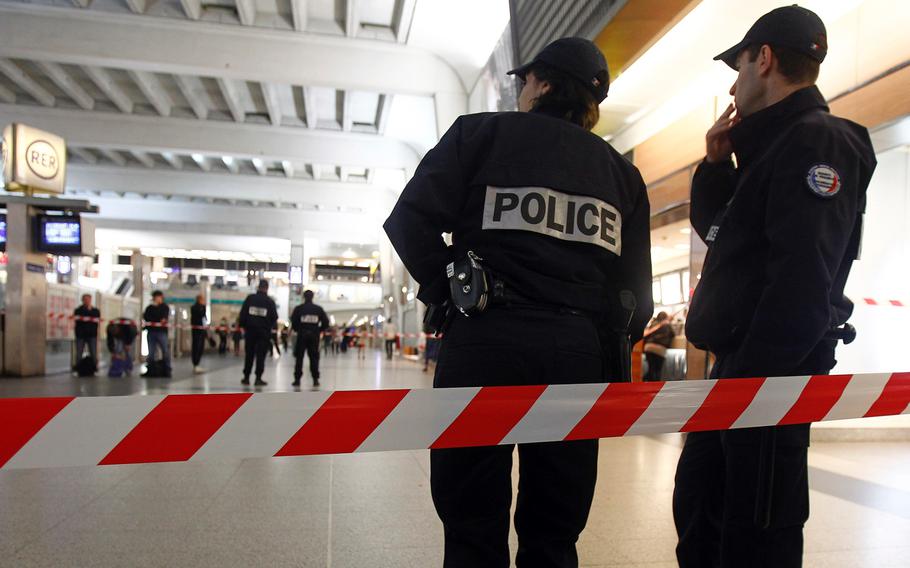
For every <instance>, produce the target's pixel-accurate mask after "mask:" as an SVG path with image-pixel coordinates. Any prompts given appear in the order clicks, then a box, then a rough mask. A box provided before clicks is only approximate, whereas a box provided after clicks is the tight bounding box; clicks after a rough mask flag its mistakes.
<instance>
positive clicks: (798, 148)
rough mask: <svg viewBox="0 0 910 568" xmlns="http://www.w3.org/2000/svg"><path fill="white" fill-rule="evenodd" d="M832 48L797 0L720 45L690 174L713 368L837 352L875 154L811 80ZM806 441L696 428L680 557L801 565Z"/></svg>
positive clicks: (799, 432)
mask: <svg viewBox="0 0 910 568" xmlns="http://www.w3.org/2000/svg"><path fill="white" fill-rule="evenodd" d="M826 52H827V38H826V32H825V26H824V24H823V23H822V21H821V20H820V19H819V18H818V16H817V15H815V14H814V13H812V12H810V11H809V10H806V9H804V8H800V7H797V6H790V7H785V8H778V9H776V10H774V11H772V12H770V13H768V14H765V15H764V16H762V17H761V18H760V19H759V20H758V21H757V22H756V23H755V25H753V26H752V28H751V29H750V30H749V31H748V33H747V34H746V36H745V38H744V39H743V40H742V41H741V42H740V43H738V44H736V45H735V46H733V47H732V48H730V49H728V50H727V51H725V52H723V53H722V54H720V55H718V56H717V57H716V58H715V59H720V60H722V61H723V62H724V63H726V64H727V65H729V66H730V67H732V68H733V69H735V70H737V71H738V72H739V76H738V78H737V79H736V82H735V83H734V85H733V87H732V88H731V89H730V94H732V95H734V98H735V109H734V107H733V106H732V105H731V106H730V107H729V108H727V110H726V112H724V113H723V115H722V116H721V117H720V119H719V120H718V121H717V123H716V124H715V125H714V126H713V127H712V128H711V129H710V130H709V131H708V134H707V157H706V158H705V160H704V162H702V164H701V165H700V166H699V167H698V169H697V171H696V173H695V177H694V179H693V181H692V203H691V220H692V225H693V226H694V228H695V230H696V231H697V232H698V234H699V236H701V238H702V239H703V240H704V241H705V242H706V243H707V244H708V255H707V259H706V262H705V266H704V269H703V272H702V276H701V281H700V282H699V285H698V288H697V289H696V291H695V295H694V297H693V299H692V303H691V306H690V309H689V315H688V321H687V325H686V335H687V337H688V339H689V340H690V341H692V342H693V343H694V344H695V345H697V346H699V347H702V348H705V349H708V350H710V351H712V352H714V353H715V354H716V355H717V362H716V364H715V365H714V368H713V371H712V376H713V377H727V378H732V377H756V376H772V377H775V376H777V377H780V376H791V375H814V374H827V373H828V372H829V370H830V369H831V368H832V367H833V366H834V364H835V360H834V349H835V345H836V343H837V339H838V338H839V337H841V338H843V336H844V332H845V329H844V328H841V327H840V326H842V325H844V324H845V322H846V320H847V318H848V317H849V316H850V314H851V312H852V308H853V306H852V304H851V303H850V301H849V300H847V299H846V298H844V296H843V291H844V283H845V282H846V280H847V275H848V273H849V271H850V266H851V264H852V261H853V260H854V259H855V258H856V256H857V252H858V248H859V241H860V231H861V221H862V213H863V211H864V208H865V204H866V187H867V185H868V183H869V179H870V177H871V176H872V171H873V170H874V168H875V163H876V162H875V156H874V154H873V150H872V145H871V143H870V140H869V135H868V132H867V131H866V129H865V128H863V127H861V126H859V125H857V124H854V123H852V122H849V121H847V120H843V119H840V118H837V117H834V116H832V115H831V114H830V113H829V111H828V107H827V106H826V104H825V99H824V97H823V96H822V94H821V93H820V92H819V90H818V89H817V88H816V87H815V81H816V78H817V77H818V72H819V65H820V64H821V62H822V61H823V60H824V58H825V54H826ZM734 110H735V115H734V114H733V113H734ZM733 154H735V155H736V164H735V165H734V163H733V161H732V160H731V155H733ZM775 380H797V379H775ZM808 445H809V425H807V424H803V425H791V426H783V427H778V428H748V429H742V430H730V431H726V432H701V433H692V434H689V435H688V437H687V439H686V443H685V447H684V449H683V452H682V455H681V457H680V461H679V466H678V469H677V473H676V490H675V492H674V498H673V510H674V517H675V520H676V529H677V532H678V534H679V546H678V547H677V557H678V559H679V564H680V566H681V567H682V568H689V567H704V566H723V567H737V568H739V567H744V566H762V567H775V568H786V567H791V566H800V565H801V563H802V549H803V535H802V530H803V524H804V523H805V521H806V520H807V519H808V517H809V489H808V481H807V466H806V456H807V448H808Z"/></svg>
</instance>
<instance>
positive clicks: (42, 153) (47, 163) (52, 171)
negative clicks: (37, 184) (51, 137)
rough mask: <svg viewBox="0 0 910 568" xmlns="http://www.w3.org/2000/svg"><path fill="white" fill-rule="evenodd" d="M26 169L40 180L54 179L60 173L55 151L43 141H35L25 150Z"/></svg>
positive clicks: (48, 143)
mask: <svg viewBox="0 0 910 568" xmlns="http://www.w3.org/2000/svg"><path fill="white" fill-rule="evenodd" d="M25 163H26V164H28V169H30V170H31V171H32V173H34V174H35V175H36V176H38V177H40V178H41V179H54V178H55V177H57V174H58V173H59V172H60V160H59V158H58V157H57V150H55V149H54V147H53V146H52V145H51V144H50V142H47V141H45V140H35V141H34V142H32V143H31V144H29V145H28V148H26V150H25Z"/></svg>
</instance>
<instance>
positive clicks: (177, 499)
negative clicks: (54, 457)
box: [0, 352, 910, 568]
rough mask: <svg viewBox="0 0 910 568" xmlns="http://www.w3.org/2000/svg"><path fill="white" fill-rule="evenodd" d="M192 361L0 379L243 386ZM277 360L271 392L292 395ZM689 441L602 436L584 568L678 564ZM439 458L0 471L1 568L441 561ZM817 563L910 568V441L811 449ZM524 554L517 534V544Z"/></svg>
mask: <svg viewBox="0 0 910 568" xmlns="http://www.w3.org/2000/svg"><path fill="white" fill-rule="evenodd" d="M204 364H205V365H207V366H208V367H210V368H211V369H212V371H211V372H209V373H206V374H205V375H199V376H195V377H194V376H192V375H191V374H190V373H189V372H188V371H189V368H188V364H187V363H186V361H179V362H178V363H177V365H175V370H176V372H175V377H176V378H175V379H173V380H171V381H170V382H165V381H161V380H155V381H149V382H148V383H147V382H146V381H144V380H143V379H138V378H133V379H123V380H119V382H117V381H118V380H117V379H107V378H96V379H78V378H75V377H70V376H55V377H50V378H46V379H0V396H3V397H9V396H29V395H56V394H80V395H101V394H143V393H154V392H227V391H236V390H240V384H239V379H240V370H239V362H238V361H237V360H235V359H233V358H230V357H229V358H227V359H225V360H221V361H217V360H210V361H208V362H206V363H204ZM292 364H293V361H292V360H291V359H290V358H289V357H285V358H282V359H281V360H280V361H274V360H272V361H270V362H269V368H268V370H267V372H266V376H265V378H266V380H268V381H269V386H267V387H265V389H264V390H267V391H268V390H278V391H282V390H289V389H290V381H291V370H292V368H291V367H292ZM429 382H430V378H429V376H428V375H426V374H423V373H421V371H420V367H419V366H418V365H417V364H416V363H413V362H410V361H405V360H401V359H396V360H395V361H393V362H386V361H384V360H383V359H382V357H381V356H380V355H379V353H378V352H376V353H370V354H369V356H368V358H367V360H365V361H358V360H357V359H356V354H355V353H348V354H347V355H346V356H343V357H341V356H339V357H335V358H333V357H328V358H326V359H325V360H324V364H323V388H328V389H351V388H380V387H381V388H389V387H422V386H428V385H429ZM680 443H681V439H680V437H679V436H675V435H674V436H654V437H631V438H621V439H613V440H606V441H603V442H601V459H600V471H599V480H598V487H597V494H596V498H595V503H594V509H593V511H592V514H591V518H590V521H589V523H588V527H587V529H586V530H585V532H584V533H583V535H582V537H581V541H580V542H579V551H580V557H581V561H582V565H584V566H634V567H653V568H657V567H661V568H663V567H667V568H669V567H672V566H676V563H675V559H674V553H673V548H674V546H675V543H676V540H675V533H674V530H673V521H672V517H671V510H670V497H671V494H672V490H673V474H674V471H675V467H676V459H677V457H678V455H679V448H680ZM428 461H429V456H428V453H427V452H389V453H379V454H358V455H344V456H318V457H307V458H282V459H270V460H246V461H226V462H209V463H186V464H154V465H141V466H108V467H96V468H68V469H47V470H25V471H9V472H0V566H4V567H6V566H9V567H25V566H169V567H170V566H194V567H195V566H200V567H207V566H211V567H217V568H228V567H233V566H314V567H324V566H331V567H370V568H374V567H420V568H425V567H432V566H440V565H441V559H442V544H443V543H442V529H441V525H440V523H439V521H438V519H437V518H436V514H435V512H434V510H433V505H432V502H431V500H430V495H429V477H428V471H429V464H428ZM810 467H811V472H810V475H811V485H812V518H811V520H810V521H809V525H808V527H807V529H806V554H805V566H807V567H819V568H820V567H825V568H840V567H844V568H846V567H850V568H854V567H876V568H877V567H890V566H910V444H908V443H902V442H895V443H842V444H836V443H822V444H814V445H813V447H812V450H811V453H810ZM513 547H514V537H513Z"/></svg>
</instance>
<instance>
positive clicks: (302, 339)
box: [291, 290, 329, 387]
mask: <svg viewBox="0 0 910 568" xmlns="http://www.w3.org/2000/svg"><path fill="white" fill-rule="evenodd" d="M327 327H329V318H328V316H326V315H325V310H323V309H322V307H320V306H317V305H316V304H314V303H313V291H312V290H307V291H305V292H304V293H303V303H302V304H300V305H299V306H297V307H296V308H294V311H293V313H292V314H291V329H293V330H294V332H295V333H296V334H297V339H296V341H295V342H294V359H295V361H294V386H295V387H299V386H300V377H302V376H303V356H304V355H306V356H307V357H309V358H310V374H311V375H312V376H313V386H315V387H318V386H319V334H320V333H321V332H322V331H323V330H325V329H326V328H327Z"/></svg>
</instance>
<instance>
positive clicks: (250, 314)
mask: <svg viewBox="0 0 910 568" xmlns="http://www.w3.org/2000/svg"><path fill="white" fill-rule="evenodd" d="M277 323H278V310H277V308H276V307H275V302H274V301H273V300H272V299H271V298H269V282H268V280H260V281H259V288H258V289H257V291H256V293H255V294H250V295H249V296H247V297H246V300H244V301H243V306H242V307H241V308H240V326H241V327H242V328H243V329H244V333H245V339H246V359H245V360H244V363H243V380H242V381H240V382H241V383H242V384H244V385H248V384H250V371H251V370H252V369H253V357H255V358H256V383H255V384H256V386H263V385H266V384H267V383H266V382H265V381H263V380H262V372H263V370H264V369H265V356H266V354H267V353H268V352H269V347H270V345H271V337H272V329H273V328H274V327H275V325H276V324H277Z"/></svg>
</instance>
